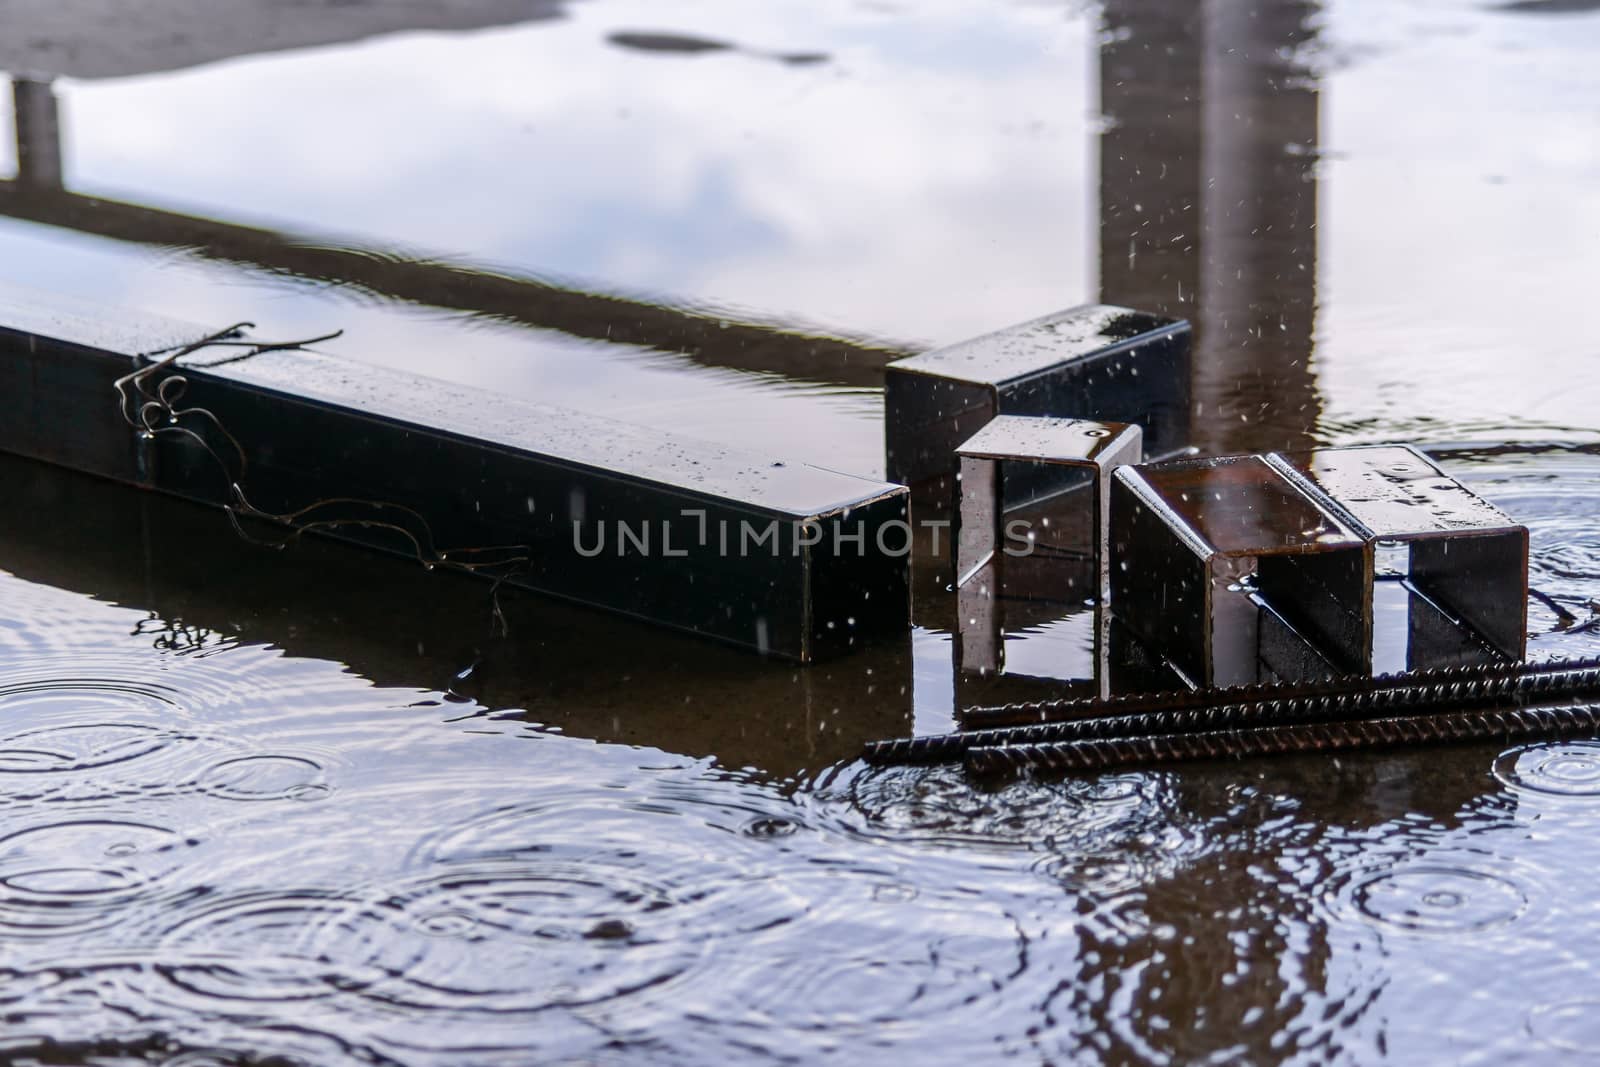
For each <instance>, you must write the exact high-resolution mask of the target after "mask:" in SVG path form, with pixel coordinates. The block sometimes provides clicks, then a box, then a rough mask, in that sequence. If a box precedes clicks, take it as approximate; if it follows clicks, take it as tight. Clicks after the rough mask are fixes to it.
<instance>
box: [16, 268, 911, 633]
mask: <svg viewBox="0 0 1600 1067" xmlns="http://www.w3.org/2000/svg"><path fill="white" fill-rule="evenodd" d="M209 332H210V331H207V330H204V329H202V328H199V327H194V326H188V325H185V324H179V323H174V322H171V321H168V320H158V319H152V318H149V317H146V316H137V315H131V314H129V313H126V312H122V311H116V310H112V309H107V308H99V307H79V306H73V305H69V304H67V303H65V302H63V301H61V300H59V299H55V298H50V297H45V296H41V295H39V294H30V293H25V292H16V291H8V292H0V401H3V405H4V406H3V409H0V450H4V451H8V452H13V453H17V454H20V455H24V456H29V457H32V458H35V459H41V460H46V461H49V462H53V463H58V464H62V465H64V466H68V467H72V468H74V469H77V470H80V471H86V472H89V473H92V474H98V475H101V476H104V477H108V478H113V479H116V480H118V481H123V482H129V483H133V484H136V485H141V486H144V487H146V488H150V489H157V490H161V491H164V492H169V493H174V494H177V495H179V496H183V497H187V498H190V499H194V500H199V501H202V502H207V503H212V504H227V503H230V502H231V503H234V504H237V503H238V497H237V496H236V495H235V494H234V492H233V489H232V487H233V486H234V485H235V484H237V485H240V486H241V487H242V488H243V490H244V491H245V493H246V494H247V496H248V500H249V503H250V504H251V505H252V506H253V508H254V509H256V510H258V511H259V512H264V513H268V514H271V515H274V516H285V515H288V514H290V513H295V512H303V514H302V521H303V522H306V523H322V522H328V523H331V524H332V525H328V526H326V527H324V528H323V532H328V533H331V534H333V535H334V536H338V537H341V538H344V539H346V540H351V541H355V542H358V543H362V544H366V545H370V546H374V547H379V548H385V549H390V550H394V551H398V552H401V553H404V554H408V555H413V556H418V555H420V556H422V557H423V558H424V559H426V560H427V561H429V562H434V563H443V564H444V565H446V566H450V565H460V564H462V563H463V562H467V561H479V560H483V559H486V558H490V557H488V556H486V555H484V554H482V553H481V552H479V551H477V550H482V549H485V548H489V547H494V548H496V549H498V550H500V551H498V552H497V553H496V555H495V557H494V558H497V559H499V560H502V561H508V560H509V561H515V562H502V564H501V565H500V566H498V567H495V568H493V569H492V570H491V571H490V572H489V573H492V574H493V575H494V576H495V577H498V578H503V579H504V580H505V581H506V582H507V583H509V584H512V585H516V586H521V587H524V588H528V589H533V590H537V591H540V592H544V593H550V594H554V595H557V596H561V597H565V598H568V599H571V600H576V601H580V602H583V603H587V604H591V605H595V606H598V607H602V608H607V609H610V610H613V611H617V612H621V613H624V614H627V615H631V616H635V617H639V618H642V619H646V620H649V621H652V622H656V623H659V624H662V625H666V626H671V627H675V628H678V629H682V630H689V631H693V632H695V633H699V634H703V635H705V636H708V637H712V638H715V639H718V640H721V641H725V642H730V643H732V644H736V645H741V646H745V647H748V648H752V649H757V650H759V651H763V652H767V653H771V654H774V655H777V656H781V657H785V658H788V659H792V660H798V661H802V662H808V661H812V660H817V659H821V658H824V657H827V656H830V655H836V654H839V653H843V652H846V651H848V650H850V649H851V648H853V647H856V646H857V645H858V644H860V643H861V642H863V641H865V640H867V639H870V638H871V637H873V636H875V635H879V634H896V635H901V634H903V633H904V632H905V630H906V628H907V627H908V625H909V613H910V607H909V602H910V596H909V578H908V559H907V554H906V553H905V552H904V551H903V550H902V548H901V546H902V544H903V543H904V542H905V541H906V540H907V539H908V538H909V528H906V527H902V526H900V525H898V524H903V523H904V522H905V520H906V518H907V492H906V490H905V489H904V488H903V487H901V486H897V485H890V484H886V483H882V482H877V481H871V480H867V479H862V478H856V477H852V476H849V475H844V474H839V473H836V472H833V471H827V470H823V469H820V468H816V467H811V466H808V465H806V464H803V463H795V462H785V461H782V460H779V459H776V458H774V457H766V456H759V455H750V454H747V453H741V452H737V451H734V450H731V449H727V448H724V447H722V446H720V445H716V444H712V443H708V442H703V441H697V440H693V439H688V438H679V437H675V436H672V435H668V434H662V433H658V432H655V431H652V430H646V429H643V428H640V427H635V426H631V425H628V424H625V423H620V422H615V421H612V420H609V419H604V418H598V417H595V416H590V415H585V414H581V413H576V412H571V411H566V410H562V409H559V408H553V407H547V406H543V405H538V404H531V403H525V402H522V401H517V400H513V399H509V398H506V397H503V396H500V395H497V394H493V393H489V392H485V391H482V390H475V389H470V388H465V387H460V386H456V385H453V384H450V383H447V382H442V381H436V380H433V379H429V378H424V377H420V376H416V375H410V374H404V373H398V372H393V371H389V370H385V369H383V368H380V367H375V366H370V365H365V364H359V363H355V362H353V361H350V360H346V359H342V358H340V357H337V356H332V355H327V354H323V353H321V352H309V351H303V350H289V351H273V352H265V353H262V354H259V355H253V356H249V357H248V358H242V359H230V358H229V354H230V353H238V352H240V350H239V349H221V350H215V349H206V350H203V351H200V352H196V353H195V354H193V355H192V356H187V357H184V359H182V360H181V361H179V363H178V364H177V365H175V366H174V367H172V368H170V369H168V370H167V371H166V372H164V374H165V376H166V377H168V379H169V380H170V378H171V376H172V375H173V374H177V375H181V377H182V378H183V379H184V382H183V388H182V396H181V400H179V401H178V405H179V406H180V407H181V408H182V409H183V410H185V411H187V412H189V414H186V415H183V416H182V417H181V418H180V420H179V422H178V423H177V424H176V426H175V427H173V428H174V429H176V430H183V431H187V432H161V433H157V434H155V435H154V436H151V435H149V434H143V433H140V432H138V431H136V430H135V428H134V427H133V426H130V425H129V423H128V422H126V421H125V420H124V418H123V415H122V412H121V410H119V406H118V394H117V392H116V391H115V383H116V382H117V380H118V379H119V378H123V377H124V376H126V375H128V374H129V373H130V372H132V371H134V370H135V369H136V368H138V367H140V366H148V360H147V359H145V358H143V357H146V356H147V355H148V354H149V353H154V352H160V351H170V350H171V349H172V348H174V347H175V346H180V345H183V344H186V343H192V342H194V341H195V340H197V339H199V338H201V337H202V336H205V335H208V334H209ZM151 384H152V386H154V384H155V383H154V381H152V383H151ZM168 388H169V395H171V396H173V397H174V398H175V399H176V398H177V393H176V391H175V390H176V389H177V388H178V386H177V384H176V383H174V384H173V385H172V386H169V387H168ZM201 410H203V412H204V414H196V413H195V412H197V411H201ZM161 428H162V429H167V428H169V427H168V426H167V425H166V424H161ZM235 443H237V454H236V453H235V450H234V445H235ZM219 457H220V458H219ZM334 501H339V502H338V503H334ZM379 505H382V506H379ZM307 508H311V509H312V510H311V511H309V512H306V511H304V509H307ZM397 525H398V526H400V527H403V528H404V529H405V531H406V532H405V533H401V532H397V530H396V529H395V528H394V527H395V526H397ZM218 535H219V536H233V534H232V532H230V531H229V529H228V526H227V524H226V523H224V522H222V521H221V520H220V519H219V526H218ZM413 539H416V540H420V541H422V542H424V544H422V545H421V546H419V545H418V544H415V543H413Z"/></svg>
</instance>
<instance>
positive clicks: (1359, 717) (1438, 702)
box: [863, 660, 1600, 763]
mask: <svg viewBox="0 0 1600 1067" xmlns="http://www.w3.org/2000/svg"><path fill="white" fill-rule="evenodd" d="M1430 673H1431V672H1430ZM1212 692H1213V693H1214V694H1216V695H1218V696H1221V697H1226V696H1228V695H1230V694H1232V693H1237V692H1243V693H1245V694H1247V695H1254V693H1255V692H1256V689H1255V687H1251V689H1248V690H1227V689H1222V690H1213V691H1212ZM1596 696H1600V666H1595V665H1593V661H1592V660H1574V661H1569V662H1568V663H1565V664H1562V665H1560V666H1557V667H1553V666H1552V665H1544V666H1543V667H1542V668H1541V669H1537V670H1530V671H1527V672H1525V673H1521V674H1513V675H1505V676H1500V677H1481V678H1468V677H1463V676H1459V675H1457V676H1454V680H1451V681H1446V682H1433V683H1432V684H1416V683H1415V682H1414V681H1413V679H1411V678H1409V677H1403V676H1402V677H1391V678H1388V679H1387V680H1386V681H1385V683H1384V685H1383V686H1382V687H1381V688H1376V689H1369V690H1366V691H1359V690H1358V691H1346V692H1338V691H1335V692H1329V693H1317V694H1314V695H1302V694H1298V693H1296V694H1293V695H1289V696H1283V697H1279V698H1275V699H1270V700H1259V699H1256V700H1224V701H1223V702H1221V703H1215V704H1211V705H1209V706H1201V707H1190V706H1179V707H1173V708H1164V709H1161V710H1150V711H1136V712H1131V713H1127V714H1112V715H1099V716H1092V717H1087V718H1074V719H1070V720H1067V721H1062V722H1047V723H1038V724H1035V725H1032V726H1011V727H1001V728H997V729H992V730H969V731H963V732H960V733H953V734H937V735H932V736H926V737H915V738H901V739H897V740H892V741H879V742H876V743H874V744H871V745H868V746H867V748H866V750H865V751H864V753H863V758H865V759H866V760H867V761H868V762H871V763H937V762H942V761H947V760H956V759H960V758H961V756H962V754H963V753H965V752H968V751H970V750H972V749H977V748H985V747H990V746H995V745H1022V744H1063V743H1076V742H1082V741H1096V740H1100V741H1104V740H1114V739H1118V738H1130V737H1145V736H1151V735H1171V734H1201V733H1211V732H1215V731H1219V730H1242V729H1252V728H1257V727H1273V726H1287V725H1299V724H1311V723H1331V722H1359V721H1363V720H1370V719H1378V718H1382V717H1384V716H1385V715H1394V714H1397V713H1399V714H1408V715H1415V714H1426V713H1430V712H1450V711H1459V710H1463V709H1465V708H1471V707H1475V706H1477V707H1481V706H1484V705H1497V706H1501V707H1505V706H1511V707H1516V706H1522V705H1528V704H1537V703H1550V702H1553V701H1556V700H1578V699H1583V698H1592V697H1596ZM1101 706H1107V707H1115V708H1118V709H1119V710H1120V708H1121V706H1122V705H1120V704H1118V703H1117V702H1115V701H1107V702H1102V704H1101Z"/></svg>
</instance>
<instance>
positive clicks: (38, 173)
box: [11, 78, 62, 189]
mask: <svg viewBox="0 0 1600 1067" xmlns="http://www.w3.org/2000/svg"><path fill="white" fill-rule="evenodd" d="M11 99H12V104H13V106H14V108H15V109H16V132H17V178H18V180H19V181H20V182H21V183H22V184H23V185H26V186H29V187H31V188H35V189H60V188H61V183H62V165H61V109H60V107H59V105H58V104H57V102H56V95H55V92H54V91H53V90H52V88H51V86H50V83H49V82H37V81H29V80H27V79H26V78H18V79H17V80H16V81H14V82H13V83H12V85H11Z"/></svg>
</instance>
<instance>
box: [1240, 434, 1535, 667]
mask: <svg viewBox="0 0 1600 1067" xmlns="http://www.w3.org/2000/svg"><path fill="white" fill-rule="evenodd" d="M1267 461H1268V462H1269V463H1272V464H1273V465H1274V466H1275V467H1276V468H1277V469H1279V470H1280V471H1282V472H1283V474H1284V475H1285V477H1288V478H1291V479H1294V480H1296V481H1297V482H1298V483H1300V484H1301V485H1303V486H1304V487H1306V489H1307V490H1308V491H1309V492H1311V493H1313V494H1315V495H1317V496H1318V497H1320V498H1321V500H1322V502H1323V505H1324V507H1326V508H1327V509H1328V510H1330V511H1333V512H1335V513H1337V514H1339V515H1340V516H1341V517H1342V518H1343V519H1344V520H1345V521H1346V522H1348V523H1349V524H1350V525H1351V526H1352V527H1353V528H1355V529H1356V530H1358V531H1359V532H1360V533H1361V534H1362V535H1363V537H1364V538H1365V539H1366V541H1367V544H1368V554H1369V556H1375V555H1376V553H1377V552H1378V551H1379V550H1380V548H1382V547H1384V546H1394V547H1396V548H1398V549H1399V550H1400V551H1401V552H1402V554H1403V556H1404V557H1405V559H1406V561H1407V563H1406V565H1405V567H1404V568H1403V571H1402V577H1403V580H1404V582H1405V584H1406V585H1407V586H1408V594H1409V595H1408V602H1409V608H1408V616H1409V624H1408V627H1407V629H1408V666H1410V667H1412V668H1416V667H1423V666H1438V665H1442V664H1444V663H1447V662H1457V661H1462V660H1463V658H1465V659H1466V660H1471V659H1473V658H1475V656H1474V654H1473V650H1472V649H1471V647H1470V645H1471V641H1472V637H1473V636H1475V637H1476V638H1477V639H1478V640H1480V641H1482V642H1483V644H1484V645H1486V646H1487V648H1488V649H1489V650H1492V652H1493V654H1495V655H1500V656H1504V657H1506V658H1508V659H1513V660H1520V659H1522V658H1523V656H1524V655H1525V653H1526V650H1527V609H1528V530H1527V528H1526V527H1524V526H1521V525H1519V524H1518V523H1516V522H1514V521H1512V520H1511V519H1510V518H1509V517H1507V516H1506V515H1505V514H1504V513H1503V512H1501V511H1500V510H1499V509H1498V508H1496V507H1495V506H1494V505H1492V504H1490V503H1489V502H1488V501H1486V500H1484V499H1483V498H1481V497H1479V496H1477V495H1476V494H1475V493H1473V492H1472V491H1471V490H1470V489H1468V488H1467V487H1466V486H1465V485H1463V484H1461V482H1459V481H1457V480H1456V479H1454V478H1452V477H1450V476H1449V475H1448V474H1446V473H1444V471H1443V470H1441V469H1440V468H1439V466H1438V464H1436V463H1434V461H1433V460H1432V459H1430V458H1429V457H1428V456H1426V455H1424V454H1423V453H1422V452H1420V451H1418V450H1417V449H1415V448H1412V447H1410V446H1407V445H1373V446H1361V447H1353V448H1321V449H1313V450H1309V451H1305V452H1294V453H1282V454H1273V455H1270V456H1268V457H1267ZM1374 569H1376V568H1374ZM1372 596H1373V593H1372V589H1371V586H1370V584H1369V586H1368V588H1367V589H1366V591H1365V601H1366V604H1365V610H1366V611H1367V612H1368V613H1370V612H1371V610H1372V607H1371V601H1372ZM1452 622H1453V623H1454V624H1456V625H1457V626H1458V627H1465V628H1466V630H1468V631H1469V634H1468V635H1461V634H1451V633H1450V632H1449V630H1450V627H1451V623H1452ZM1376 651H1377V650H1376V649H1375V648H1374V647H1373V645H1372V642H1371V639H1370V635H1369V640H1368V644H1367V647H1366V649H1365V650H1364V656H1363V661H1364V664H1365V665H1370V663H1371V661H1372V658H1373V656H1374V655H1375V654H1376ZM1364 664H1358V665H1357V666H1358V667H1359V666H1362V665H1364Z"/></svg>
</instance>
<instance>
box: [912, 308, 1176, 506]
mask: <svg viewBox="0 0 1600 1067" xmlns="http://www.w3.org/2000/svg"><path fill="white" fill-rule="evenodd" d="M1189 340H1190V330H1189V324H1188V323H1187V322H1185V321H1184V320H1182V319H1174V318H1168V317H1165V316H1161V315H1153V314H1148V313H1145V312H1140V311H1134V310H1131V309H1129V308H1121V307H1112V306H1107V305H1089V306H1085V307H1079V308H1074V309H1072V310H1069V311H1061V312H1057V313H1055V314H1053V315H1046V316H1044V317H1043V318H1039V319H1034V320H1033V321H1032V322H1026V323H1023V324H1021V325H1019V326H1013V327H1011V328H1009V329H1005V330H1000V331H998V332H996V333H991V334H986V335H985V336H982V337H977V338H974V339H972V340H970V341H963V342H961V343H960V344H955V345H951V346H950V347H948V348H941V349H938V350H937V351H934V352H928V353H925V354H923V355H920V356H911V357H909V358H907V359H902V360H897V361H895V362H894V363H891V364H889V366H888V368H887V371H886V372H885V379H884V443H885V449H886V453H887V470H888V477H889V479H890V480H891V481H896V482H901V483H904V484H906V485H912V484H915V483H917V482H922V481H926V480H927V479H930V478H934V477H938V476H941V475H944V476H948V475H950V474H952V473H954V471H955V467H956V459H955V451H956V448H957V447H958V446H959V445H960V444H961V443H962V442H963V441H965V440H967V439H968V438H969V437H971V436H972V435H973V434H975V433H976V432H977V431H979V430H980V429H982V428H983V427H984V426H985V425H987V424H988V422H989V420H991V419H993V418H994V417H995V416H996V415H1000V414H1012V415H1049V416H1059V417H1070V418H1081V419H1114V420H1116V421H1118V422H1131V423H1137V424H1138V425H1139V426H1140V427H1141V428H1142V429H1143V431H1144V450H1145V452H1146V454H1149V455H1155V456H1163V455H1170V454H1173V453H1175V452H1177V451H1178V450H1179V449H1181V448H1183V447H1184V446H1185V445H1186V444H1187V443H1188V437H1189Z"/></svg>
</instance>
